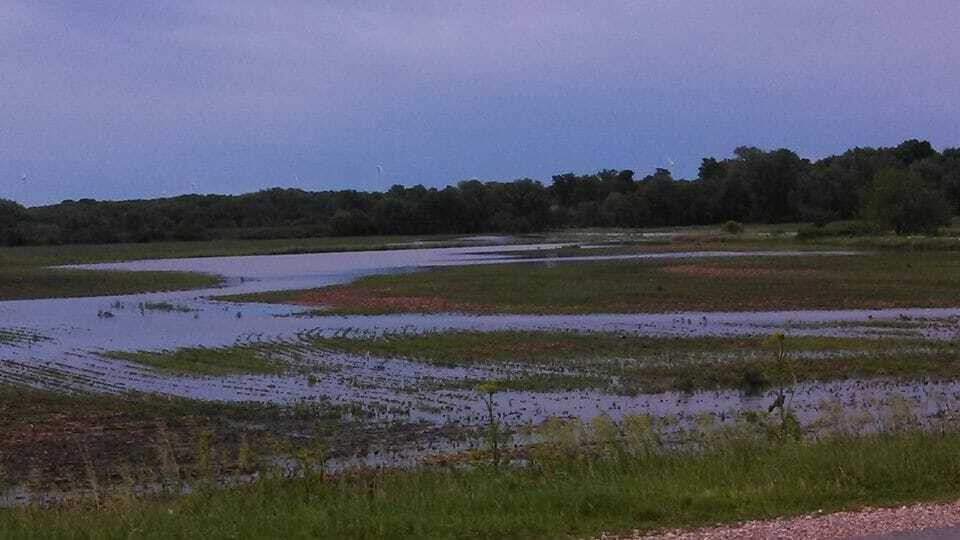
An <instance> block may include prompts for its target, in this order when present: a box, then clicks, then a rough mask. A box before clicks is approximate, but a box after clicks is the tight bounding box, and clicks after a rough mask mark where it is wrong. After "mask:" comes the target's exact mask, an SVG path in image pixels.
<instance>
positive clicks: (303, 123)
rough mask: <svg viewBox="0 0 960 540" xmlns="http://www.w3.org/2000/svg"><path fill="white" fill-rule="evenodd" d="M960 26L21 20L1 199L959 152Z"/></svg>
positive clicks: (274, 7) (819, 16)
mask: <svg viewBox="0 0 960 540" xmlns="http://www.w3.org/2000/svg"><path fill="white" fill-rule="evenodd" d="M958 29H960V2H958V1H957V0H942V1H922V0H921V1H917V2H893V1H886V0H879V1H869V2H868V1H838V0H831V1H822V2H821V1H801V2H776V1H769V0H765V1H755V2H736V1H719V0H718V1H712V2H706V1H703V2H700V1H681V0H675V1H656V2H654V1H639V0H638V1H629V2H628V1H622V2H621V1H591V2H568V1H564V0H553V1H544V2H539V1H529V0H528V1H522V2H499V1H489V0H488V1H483V2H453V1H436V2H434V1H429V0H423V1H418V2H362V1H345V2H321V1H289V2H282V1H281V2H254V1H249V0H236V1H222V2H218V1H192V2H185V1H184V2H181V1H177V0H168V1H164V2H130V1H119V0H117V1H113V0H106V1H97V0H83V1H76V0H72V1H45V0H29V1H20V0H0V198H12V199H15V200H17V201H19V202H21V203H24V204H28V205H36V204H45V203H50V202H58V201H60V200H62V199H67V198H74V199H76V198H81V197H93V198H98V199H125V198H139V197H158V196H170V195H176V194H181V193H187V192H201V193H239V192H246V191H255V190H258V189H262V188H267V187H274V186H281V187H299V188H304V189H309V190H323V189H342V188H356V189H363V190H379V189H382V188H385V187H389V186H390V185H392V184H396V183H402V184H407V185H412V184H417V183H422V184H425V185H430V186H442V185H446V184H449V183H455V182H457V181H459V180H463V179H468V178H480V179H484V180H510V179H514V178H519V177H532V178H537V179H541V180H544V181H549V179H550V176H551V175H553V174H557V173H562V172H568V171H573V172H578V173H586V172H592V171H596V170H598V169H601V168H616V169H624V168H630V169H634V170H635V171H637V173H638V175H644V174H647V173H650V172H652V171H653V170H654V169H655V168H656V167H664V168H668V169H670V170H672V171H673V172H674V174H675V176H678V177H693V176H695V175H696V170H697V166H698V165H699V163H700V159H701V158H702V157H703V156H716V157H726V156H729V155H730V154H731V153H732V150H733V148H735V147H737V146H740V145H751V146H759V147H761V148H766V149H773V148H779V147H788V148H791V149H794V150H796V151H797V152H798V153H800V154H801V155H802V156H805V157H812V158H816V157H821V156H824V155H828V154H832V153H837V152H841V151H843V150H845V149H846V148H848V147H852V146H887V145H894V144H896V143H898V142H900V141H902V140H904V139H907V138H914V137H915V138H923V139H928V140H929V141H930V142H932V143H933V144H934V146H935V147H937V148H938V149H942V148H944V147H950V146H960V60H958V58H960V31H958ZM378 167H379V169H378Z"/></svg>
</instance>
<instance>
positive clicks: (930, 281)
mask: <svg viewBox="0 0 960 540" xmlns="http://www.w3.org/2000/svg"><path fill="white" fill-rule="evenodd" d="M579 251H584V250H579ZM573 284H575V286H573ZM957 290H960V254H957V253H954V252H936V253H915V254H913V255H911V256H910V257H909V258H905V257H903V256H902V255H899V254H895V253H876V254H858V255H850V256H815V255H811V256H792V257H740V258H713V259H710V258H702V259H696V258H687V259H650V260H620V261H599V262H598V261H592V262H571V263H564V264H554V265H540V264H504V265H480V266H464V267H447V268H438V269H434V270H431V271H428V272H418V273H411V274H395V275H381V276H369V277H364V278H361V279H359V280H357V281H355V282H353V283H351V284H347V285H338V286H332V287H326V288H322V289H316V290H313V291H285V292H278V293H267V294H261V295H256V294H255V295H245V296H242V297H232V299H242V300H246V301H270V302H290V303H304V304H313V305H323V306H328V307H330V312H332V313H337V314H382V313H403V312H450V311H459V312H465V313H634V312H660V313H664V312H675V311H751V310H780V309H866V308H892V307H948V306H956V305H957V304H958V299H957V296H956V294H955V293H956V291H957Z"/></svg>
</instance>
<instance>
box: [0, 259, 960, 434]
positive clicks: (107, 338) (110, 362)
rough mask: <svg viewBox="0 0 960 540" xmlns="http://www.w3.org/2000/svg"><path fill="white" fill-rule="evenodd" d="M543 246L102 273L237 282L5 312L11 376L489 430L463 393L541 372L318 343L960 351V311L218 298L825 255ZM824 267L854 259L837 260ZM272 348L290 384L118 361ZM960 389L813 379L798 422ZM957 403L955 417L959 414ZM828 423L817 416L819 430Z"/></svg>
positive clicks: (542, 401)
mask: <svg viewBox="0 0 960 540" xmlns="http://www.w3.org/2000/svg"><path fill="white" fill-rule="evenodd" d="M557 246H558V245H557V244H542V245H533V246H529V245H526V246H519V245H517V246H506V247H504V246H501V247H496V248H490V247H468V248H448V249H408V250H395V251H377V252H349V253H329V254H312V255H276V256H249V257H222V258H221V257H217V258H194V259H172V260H153V261H137V262H129V263H116V264H101V265H90V266H86V267H84V268H88V269H95V270H111V269H116V270H120V269H123V270H179V271H195V272H204V273H209V274H216V275H220V276H223V277H224V278H225V285H224V286H223V287H221V288H218V289H213V290H197V291H189V292H172V293H154V294H141V295H131V296H122V297H99V298H80V299H51V300H27V301H12V302H2V303H0V328H2V329H3V333H0V379H2V380H5V381H8V382H13V383H17V384H22V385H28V386H37V387H46V388H56V389H60V390H67V391H84V390H92V391H95V392H107V393H123V392H128V391H139V392H151V393H154V392H155V393H161V394H170V395H175V396H181V397H187V398H195V399H203V400H223V401H258V402H273V403H294V402H300V401H310V400H317V399H331V400H333V401H334V402H336V403H346V404H353V405H359V406H361V407H363V408H365V409H367V410H370V411H373V412H374V413H375V414H376V415H377V416H379V417H381V418H383V419H390V420H395V419H401V420H403V421H409V422H420V421H425V422H429V423H434V424H446V423H459V424H466V425H470V424H477V423H480V421H481V414H480V413H481V411H480V402H479V401H478V400H477V397H476V394H475V393H474V392H473V391H472V389H468V388H466V389H465V388H454V389H451V388H450V387H451V386H456V382H457V381H469V380H499V379H512V378H516V377H518V376H533V377H535V376H537V375H538V372H537V371H536V370H535V369H534V370H533V371H530V369H529V368H519V367H514V368H510V367H503V366H499V367H497V366H483V365H477V366H475V367H462V366H451V367H443V366H438V365H431V364H427V363H422V362H417V361H412V360H406V359H395V358H394V359H384V358H377V357H375V356H369V355H363V356H358V355H350V354H345V353H342V352H337V351H328V350H322V349H317V348H311V347H309V346H307V345H304V338H305V337H312V338H315V337H331V336H344V335H351V334H357V335H365V336H368V337H369V336H376V335H389V334H398V333H399V334H405V333H424V332H441V331H482V332H492V331H501V330H529V331H557V330H561V331H576V332H605V333H619V334H629V335H642V336H674V337H685V338H694V337H704V336H762V335H767V334H769V333H771V332H775V331H780V332H786V333H788V334H789V335H793V336H846V337H862V338H877V337H884V336H886V337H903V336H904V335H905V334H907V335H910V336H913V337H915V338H920V339H934V340H944V339H953V338H955V337H956V336H957V335H958V332H960V325H958V321H960V309H953V308H949V309H931V308H926V309H886V310H848V311H837V310H818V311H769V312H750V313H744V312H731V313H723V312H710V313H693V312H691V313H673V314H587V315H466V314H457V313H442V314H401V315H381V316H324V315H323V314H322V313H317V312H316V311H311V312H309V313H305V312H304V308H303V307H301V306H287V305H271V304H253V303H233V302H220V301H216V300H213V299H210V298H209V297H210V296H214V295H224V294H237V293H251V292H261V291H274V290H283V289H304V288H313V287H321V286H325V285H332V284H339V283H344V282H348V281H350V280H353V279H356V278H357V277H360V276H364V275H370V274H378V273H386V272H411V271H417V270H418V269H423V268H428V267H438V266H451V265H478V264H538V265H552V264H564V263H567V262H571V261H574V260H594V259H601V260H608V259H629V258H634V259H638V258H670V259H707V258H735V257H748V256H749V257H758V256H761V257H792V256H797V255H801V254H802V255H805V256H809V255H810V253H800V252H789V251H788V252H772V251H767V252H736V251H730V252H725V251H710V252H680V253H656V254H643V255H636V254H634V255H617V256H607V257H566V258H563V259H559V258H548V259H537V260H535V261H531V260H530V259H524V258H520V257H516V258H513V257H511V256H510V255H509V254H510V252H511V251H517V252H527V251H530V250H550V249H555V248H556V247H557ZM817 255H819V256H823V257H833V256H850V254H849V253H845V252H821V253H817ZM243 344H261V345H266V346H267V347H268V348H269V349H270V350H269V351H268V352H267V354H268V355H272V356H273V357H274V360H276V361H278V362H283V363H284V364H285V365H287V366H289V367H291V369H286V370H283V372H282V373H278V374H242V373H241V374H232V375H223V376H197V375H190V374H182V373H170V372H165V371H163V370H157V369H151V368H149V367H144V366H143V365H141V364H138V363H136V362H129V361H124V360H123V358H124V357H123V356H122V355H119V354H117V353H122V352H129V353H134V352H138V351H173V350H177V349H181V348H185V347H206V348H215V347H225V346H236V345H243ZM954 390H955V385H953V384H941V385H939V386H933V387H923V388H920V387H918V386H916V385H915V384H912V383H898V382H896V381H864V382H856V381H844V382H838V383H831V384H828V385H823V384H817V383H811V384H805V385H800V386H799V387H797V388H796V389H795V396H796V401H797V402H796V404H795V407H797V408H798V410H801V411H803V410H805V409H809V410H813V409H814V408H815V406H816V405H817V404H819V403H820V402H822V401H824V400H826V399H836V400H838V401H839V402H841V403H845V404H850V405H864V404H870V403H875V402H878V400H879V401H882V398H883V397H884V396H889V395H895V396H902V397H904V398H906V399H910V400H913V401H915V402H916V403H917V404H918V406H920V407H921V408H923V409H924V410H933V409H935V408H936V407H934V406H933V405H931V404H930V402H931V401H930V400H933V402H936V403H947V404H949V403H951V402H952V400H953V399H954V398H953V397H952V396H953V394H954V393H955V392H954ZM496 400H497V404H498V409H499V410H500V411H501V412H502V414H503V415H504V417H505V418H506V419H508V420H509V421H510V422H511V423H513V424H525V423H536V422H539V421H542V420H544V419H546V418H548V417H551V416H565V417H578V418H584V419H589V418H591V417H593V416H596V415H598V414H609V415H611V416H613V417H617V416H618V415H620V414H622V413H624V412H627V413H637V412H643V413H650V414H656V415H664V414H671V415H693V414H697V413H701V412H711V413H715V414H718V415H729V413H730V412H731V411H738V410H750V409H756V410H761V409H763V408H765V407H766V404H768V403H769V401H770V400H769V399H768V398H767V397H764V396H744V395H743V394H742V392H740V391H735V390H731V391H723V392H709V393H696V394H689V395H688V394H681V393H663V394H652V395H636V396H622V395H609V394H606V393H603V392H599V391H588V390H576V391H550V392H542V391H541V392H532V391H508V392H500V393H498V394H497V395H496ZM944 406H947V405H944ZM812 414H813V413H807V414H805V418H806V419H808V420H809V419H811V418H810V417H811V415H812Z"/></svg>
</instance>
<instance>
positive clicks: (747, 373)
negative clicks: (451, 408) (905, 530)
mask: <svg viewBox="0 0 960 540" xmlns="http://www.w3.org/2000/svg"><path fill="white" fill-rule="evenodd" d="M311 343H312V345H313V346H315V347H319V348H323V349H335V350H340V351H344V352H348V353H354V354H371V355H374V356H380V357H386V358H390V357H399V358H407V359H413V360H418V361H425V362H433V363H438V364H443V365H463V366H478V365H491V364H520V365H525V366H527V367H533V368H541V369H543V370H544V372H542V373H536V374H531V375H523V376H519V377H517V378H515V379H508V380H504V381H500V383H499V385H500V386H501V388H502V389H514V390H530V391H548V390H563V389H573V388H599V389H601V390H604V391H607V392H612V393H618V394H634V393H637V392H660V391H667V390H681V391H693V390H709V389H743V390H747V391H755V390H759V389H762V388H765V387H769V386H772V385H777V384H785V383H792V382H793V380H794V378H796V380H798V381H829V380H843V379H858V378H864V379H866V378H877V377H889V378H895V379H902V380H915V379H939V380H952V379H957V378H960V348H958V344H957V343H956V342H930V341H916V340H910V339H896V340H894V339H883V340H879V339H877V340H869V339H868V340H864V339H844V338H821V337H793V338H788V340H787V342H786V343H787V354H788V359H790V361H789V362H788V363H785V364H784V363H778V362H777V361H776V355H775V354H774V351H773V350H772V349H771V348H770V347H769V346H768V345H766V344H765V343H764V339H763V338H751V337H745V338H685V339H678V338H651V337H642V336H629V335H616V334H606V333H575V332H520V331H500V332H436V333H425V334H396V335H387V336H383V337H376V338H370V339H365V338H363V337H359V338H350V337H337V338H319V339H314V340H312V341H311ZM477 382H478V381H455V382H453V383H451V384H452V385H453V386H458V387H464V388H470V387H472V386H474V385H475V384H476V383H477Z"/></svg>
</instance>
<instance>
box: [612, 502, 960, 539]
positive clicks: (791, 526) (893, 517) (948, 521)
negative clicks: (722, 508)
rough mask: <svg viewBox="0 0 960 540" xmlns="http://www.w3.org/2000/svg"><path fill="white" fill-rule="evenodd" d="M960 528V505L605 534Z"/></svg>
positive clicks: (831, 535) (837, 533) (757, 535)
mask: <svg viewBox="0 0 960 540" xmlns="http://www.w3.org/2000/svg"><path fill="white" fill-rule="evenodd" d="M958 525H960V501H954V502H950V503H939V504H935V503H925V504H915V505H910V506H900V507H895V508H864V509H861V510H856V511H851V512H837V513H833V514H823V513H814V514H807V515H804V516H799V517H792V518H778V519H772V520H766V521H748V522H746V523H740V524H736V525H721V526H717V527H708V528H703V529H697V530H692V531H690V530H687V531H684V530H671V531H664V532H661V533H657V534H652V535H642V534H640V533H639V532H634V533H632V534H620V535H610V534H604V535H601V536H599V537H597V538H600V539H606V540H614V539H616V540H664V539H670V540H708V539H709V540H781V539H782V540H839V539H847V538H863V537H868V536H869V537H873V536H882V535H888V534H894V533H900V532H909V531H922V530H928V529H943V528H947V527H955V526H958Z"/></svg>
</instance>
